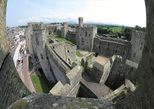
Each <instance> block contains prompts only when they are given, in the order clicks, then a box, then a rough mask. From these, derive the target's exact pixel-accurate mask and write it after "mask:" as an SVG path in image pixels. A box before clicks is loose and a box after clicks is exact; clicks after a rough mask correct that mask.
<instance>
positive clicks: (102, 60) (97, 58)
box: [94, 56, 109, 65]
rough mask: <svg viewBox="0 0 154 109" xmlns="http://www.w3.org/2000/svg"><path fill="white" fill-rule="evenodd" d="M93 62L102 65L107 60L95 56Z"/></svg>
mask: <svg viewBox="0 0 154 109" xmlns="http://www.w3.org/2000/svg"><path fill="white" fill-rule="evenodd" d="M94 61H96V62H98V63H100V64H101V65H104V64H105V63H106V62H107V61H109V59H108V58H106V57H103V56H97V57H95V59H94Z"/></svg>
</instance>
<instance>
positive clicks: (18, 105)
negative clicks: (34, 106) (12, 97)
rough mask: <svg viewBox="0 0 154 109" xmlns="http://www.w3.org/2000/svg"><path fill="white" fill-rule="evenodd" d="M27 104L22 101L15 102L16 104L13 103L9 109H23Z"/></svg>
mask: <svg viewBox="0 0 154 109" xmlns="http://www.w3.org/2000/svg"><path fill="white" fill-rule="evenodd" d="M26 104H27V101H26V100H24V99H22V100H19V101H17V102H16V103H14V104H13V105H12V107H11V109H16V108H17V107H21V108H24V107H25V106H26Z"/></svg>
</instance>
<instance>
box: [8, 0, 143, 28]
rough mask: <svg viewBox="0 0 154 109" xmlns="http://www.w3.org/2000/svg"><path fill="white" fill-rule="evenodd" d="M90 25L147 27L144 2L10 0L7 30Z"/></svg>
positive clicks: (129, 0) (119, 0)
mask: <svg viewBox="0 0 154 109" xmlns="http://www.w3.org/2000/svg"><path fill="white" fill-rule="evenodd" d="M78 17H83V18H84V23H86V22H96V23H105V24H120V25H126V26H132V27H134V26H136V25H139V26H141V27H146V11H145V2H144V0H8V5H7V12H6V24H7V26H19V25H26V24H27V23H28V22H44V23H53V22H67V21H73V22H76V23H77V22H78Z"/></svg>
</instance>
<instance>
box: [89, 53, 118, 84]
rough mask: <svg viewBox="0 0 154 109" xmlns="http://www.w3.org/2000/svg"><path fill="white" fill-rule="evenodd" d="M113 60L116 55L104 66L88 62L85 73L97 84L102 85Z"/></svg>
mask: <svg viewBox="0 0 154 109" xmlns="http://www.w3.org/2000/svg"><path fill="white" fill-rule="evenodd" d="M115 59H116V55H114V56H112V57H111V58H110V59H109V61H107V62H106V63H105V64H104V65H102V64H99V63H98V62H93V63H91V62H90V61H88V64H87V65H88V66H87V71H86V72H87V73H88V74H89V75H90V76H91V77H92V78H93V79H94V80H96V81H97V82H98V83H103V84H104V83H105V82H106V80H107V78H108V76H109V73H110V70H111V67H112V64H113V63H114V61H115Z"/></svg>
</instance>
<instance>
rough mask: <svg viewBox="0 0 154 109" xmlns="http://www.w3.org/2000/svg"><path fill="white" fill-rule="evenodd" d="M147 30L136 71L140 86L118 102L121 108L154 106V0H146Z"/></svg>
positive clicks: (136, 108) (138, 108)
mask: <svg viewBox="0 0 154 109" xmlns="http://www.w3.org/2000/svg"><path fill="white" fill-rule="evenodd" d="M145 3H146V16H147V32H146V37H145V45H144V49H143V55H142V59H141V62H140V64H139V67H138V70H137V72H136V77H137V78H136V79H137V80H138V81H139V86H138V87H137V89H136V91H135V92H134V93H133V94H132V95H130V96H128V97H126V98H125V99H124V100H122V101H121V102H119V103H118V104H117V107H118V108H119V109H123V108H125V109H153V107H154V85H153V83H154V0H145Z"/></svg>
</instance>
